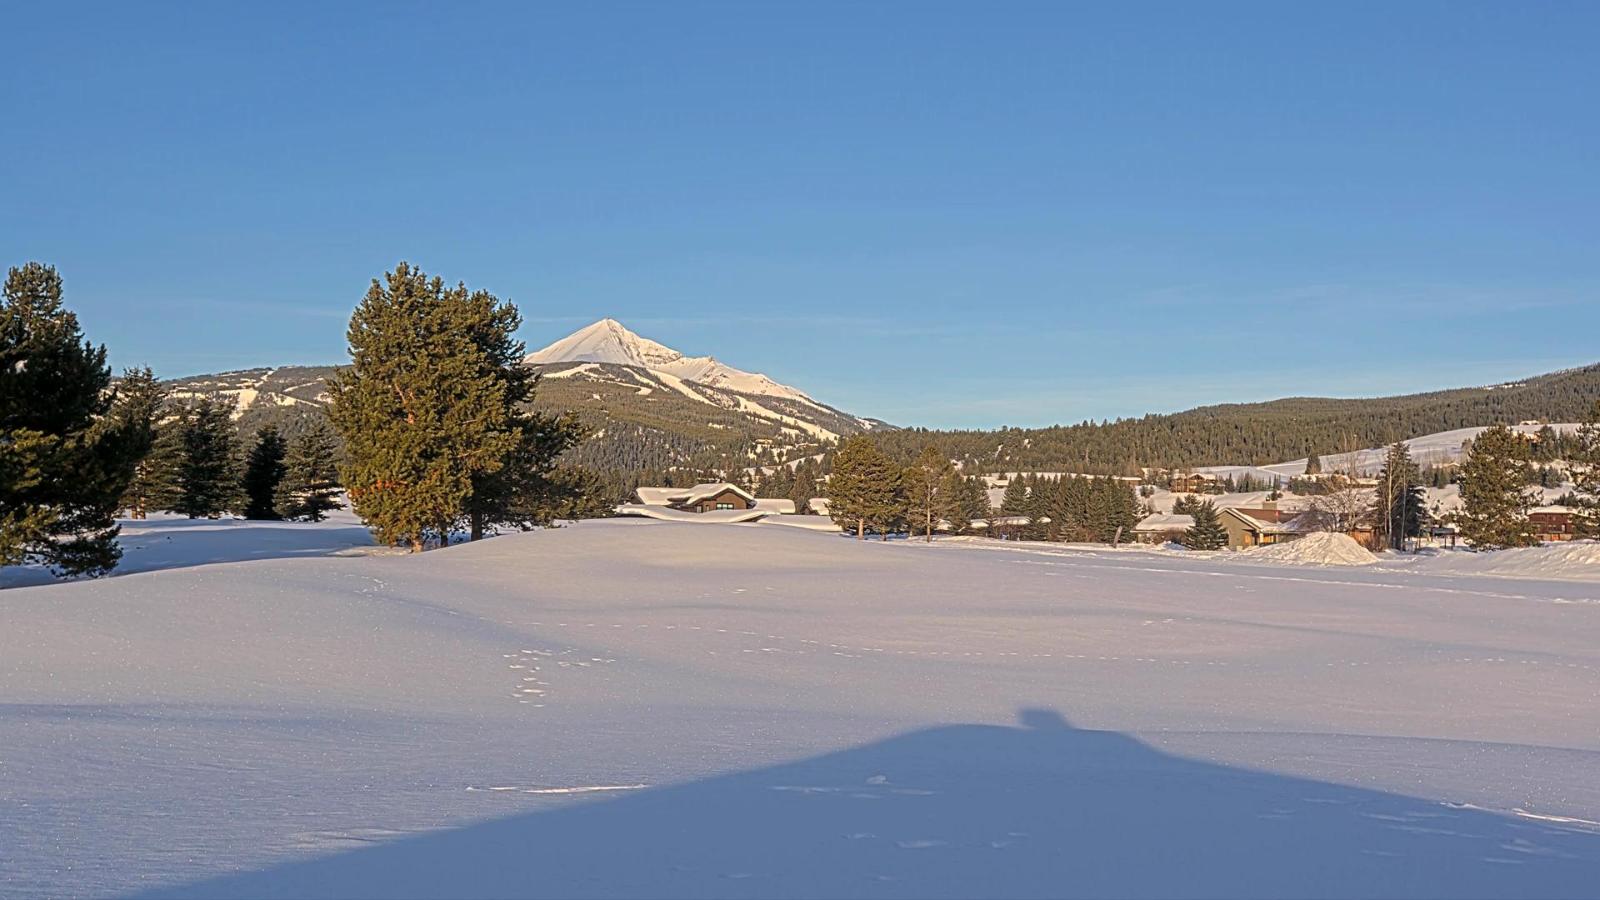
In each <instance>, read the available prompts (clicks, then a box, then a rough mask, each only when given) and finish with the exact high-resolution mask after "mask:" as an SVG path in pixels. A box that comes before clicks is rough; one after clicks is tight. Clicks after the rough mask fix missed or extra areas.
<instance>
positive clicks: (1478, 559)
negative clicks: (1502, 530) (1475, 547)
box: [1420, 541, 1600, 581]
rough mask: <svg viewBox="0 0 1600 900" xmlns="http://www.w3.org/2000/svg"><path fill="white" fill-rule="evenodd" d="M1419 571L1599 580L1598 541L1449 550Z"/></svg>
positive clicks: (1431, 560)
mask: <svg viewBox="0 0 1600 900" xmlns="http://www.w3.org/2000/svg"><path fill="white" fill-rule="evenodd" d="M1420 569H1421V570H1425V571H1427V572H1428V573H1429V574H1439V575H1457V574H1459V575H1494V576H1497V577H1501V578H1543V579H1557V580H1561V581H1600V542H1597V541H1569V542H1566V543H1560V544H1545V545H1544V546H1541V547H1519V548H1517V549H1514V550H1495V551H1489V552H1481V553H1472V552H1468V551H1453V552H1448V553H1442V554H1440V555H1439V556H1436V557H1434V558H1432V559H1428V560H1425V561H1424V562H1423V565H1422V566H1421V567H1420Z"/></svg>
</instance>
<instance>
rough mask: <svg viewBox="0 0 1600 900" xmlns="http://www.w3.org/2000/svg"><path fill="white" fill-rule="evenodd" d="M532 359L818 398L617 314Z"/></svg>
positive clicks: (536, 362)
mask: <svg viewBox="0 0 1600 900" xmlns="http://www.w3.org/2000/svg"><path fill="white" fill-rule="evenodd" d="M527 362H529V363H530V364H533V365H552V364H556V363H586V362H587V363H609V364H611V365H618V366H637V367H639V368H641V369H649V370H651V371H653V372H658V373H665V374H667V375H670V376H673V377H674V378H679V379H682V380H684V381H693V382H697V383H699V384H704V385H708V386H710V387H716V388H723V389H725V390H730V391H736V392H738V393H742V394H760V395H764V396H768V397H784V398H787V399H790V400H799V401H802V402H805V403H813V402H814V401H812V399H811V398H810V397H808V396H806V394H805V392H804V391H801V390H799V389H797V388H792V387H789V386H788V385H786V384H779V383H778V382H776V381H773V380H772V379H771V378H768V377H767V376H765V375H762V374H761V373H759V372H746V371H744V370H742V369H735V368H734V367H732V366H729V365H725V364H724V363H721V362H719V361H717V359H716V358H715V357H712V356H684V355H683V354H682V353H680V352H678V351H677V350H674V349H672V348H671V347H668V346H666V345H665V344H661V343H657V342H656V341H652V340H650V339H649V338H647V337H642V336H640V335H638V334H636V333H634V332H632V331H629V330H628V328H627V326H625V325H623V324H622V323H621V322H618V321H617V320H616V319H612V318H605V319H601V320H600V321H598V322H595V323H594V324H593V325H588V326H586V327H584V328H580V329H578V330H577V331H574V332H573V333H572V334H569V335H567V336H566V337H564V338H562V339H561V340H559V341H556V342H555V343H553V344H550V345H549V346H547V347H545V348H544V349H542V350H539V351H537V352H535V353H531V354H529V355H528V358H527Z"/></svg>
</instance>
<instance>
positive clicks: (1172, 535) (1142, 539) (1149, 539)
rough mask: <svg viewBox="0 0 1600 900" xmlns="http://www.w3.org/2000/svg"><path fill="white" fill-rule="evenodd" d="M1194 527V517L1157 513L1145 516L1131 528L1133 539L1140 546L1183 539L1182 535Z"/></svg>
mask: <svg viewBox="0 0 1600 900" xmlns="http://www.w3.org/2000/svg"><path fill="white" fill-rule="evenodd" d="M1193 527H1194V516H1186V515H1182V514H1177V515H1174V514H1171V513H1157V514H1155V515H1151V516H1145V517H1144V518H1143V519H1140V520H1139V524H1137V525H1135V526H1133V539H1134V540H1135V541H1138V542H1139V543H1141V544H1165V543H1169V542H1171V541H1178V540H1182V539H1183V533H1184V532H1186V531H1188V530H1189V529H1190V528H1193Z"/></svg>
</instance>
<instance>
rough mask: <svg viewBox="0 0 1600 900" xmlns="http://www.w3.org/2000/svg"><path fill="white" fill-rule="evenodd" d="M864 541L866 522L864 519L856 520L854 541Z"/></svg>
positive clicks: (865, 537)
mask: <svg viewBox="0 0 1600 900" xmlns="http://www.w3.org/2000/svg"><path fill="white" fill-rule="evenodd" d="M866 539H867V520H866V519H857V520H856V540H858V541H864V540H866Z"/></svg>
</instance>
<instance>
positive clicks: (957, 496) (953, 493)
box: [939, 457, 973, 534]
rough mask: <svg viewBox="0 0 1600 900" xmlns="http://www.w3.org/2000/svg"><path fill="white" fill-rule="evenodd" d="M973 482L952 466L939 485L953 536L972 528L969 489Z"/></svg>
mask: <svg viewBox="0 0 1600 900" xmlns="http://www.w3.org/2000/svg"><path fill="white" fill-rule="evenodd" d="M942 458H943V457H941V459H942ZM971 481H972V479H970V478H965V477H963V476H962V474H961V472H960V471H959V470H958V469H956V467H955V466H951V467H950V468H949V469H948V470H946V472H945V474H944V480H943V483H941V484H940V485H939V494H940V496H941V497H942V498H943V501H944V503H943V509H944V517H945V519H946V520H947V521H948V523H949V526H950V533H951V534H964V533H966V531H967V529H969V528H971V527H972V519H973V515H972V503H971V500H970V498H971V494H972V491H971V488H970V487H969V485H970V484H971Z"/></svg>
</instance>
